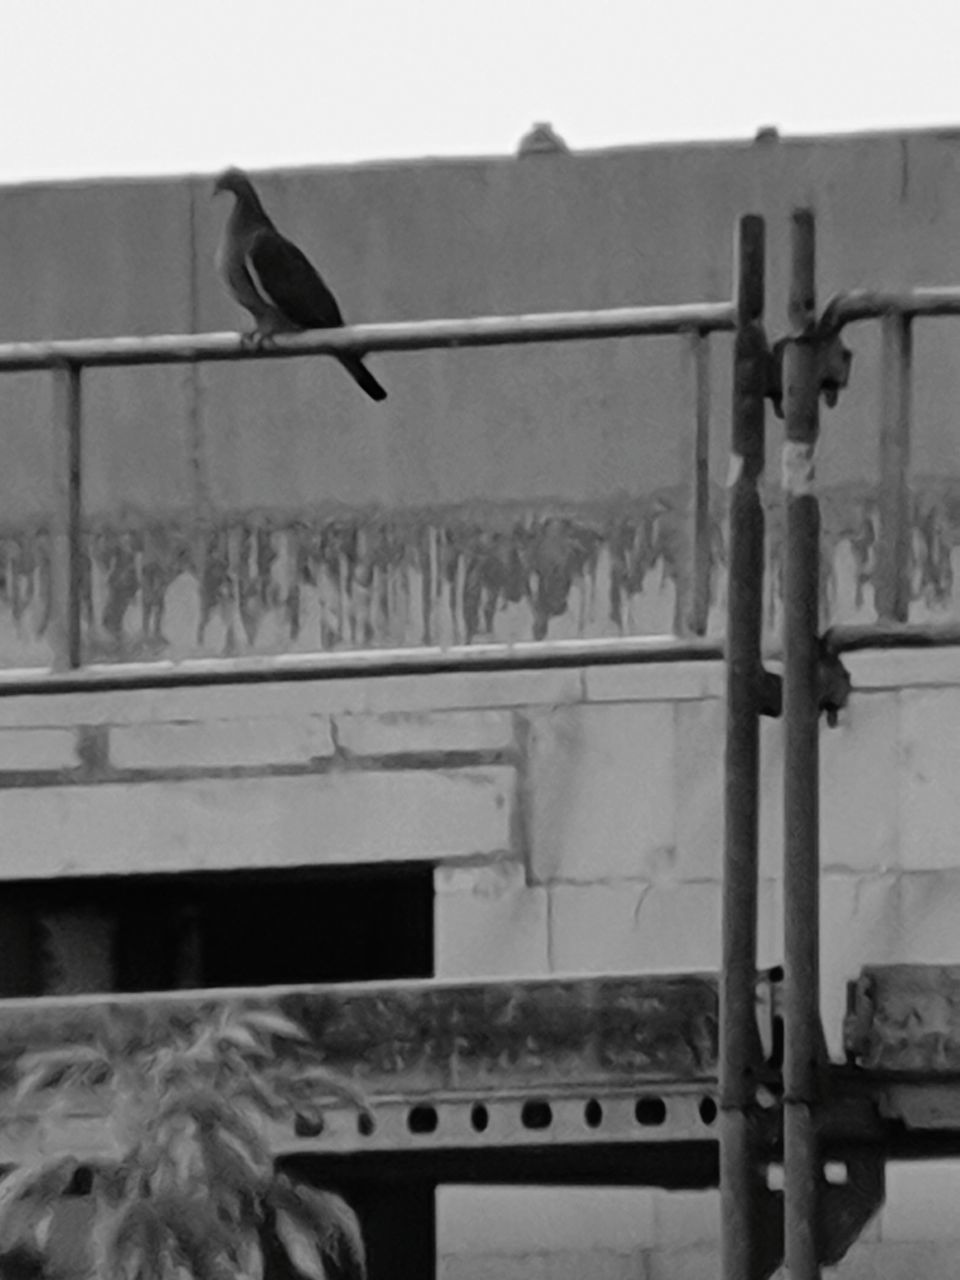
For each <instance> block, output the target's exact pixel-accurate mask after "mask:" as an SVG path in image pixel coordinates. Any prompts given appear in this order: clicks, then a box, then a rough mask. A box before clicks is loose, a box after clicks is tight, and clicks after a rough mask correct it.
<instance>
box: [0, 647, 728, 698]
mask: <svg viewBox="0 0 960 1280" xmlns="http://www.w3.org/2000/svg"><path fill="white" fill-rule="evenodd" d="M722 656H723V646H722V644H721V643H720V641H719V640H711V639H702V638H699V637H690V638H689V639H678V638H676V637H673V636H631V637H614V638H611V639H606V640H604V639H597V640H538V641H526V642H522V643H520V644H509V645H508V644H476V645H455V646H451V647H450V648H446V649H441V648H417V649H413V648H411V649H367V650H353V651H351V652H344V653H309V654H277V655H272V656H264V657H249V658H194V659H188V660H185V661H183V662H162V661H161V662H141V663H123V664H119V663H118V664H107V663H103V664H95V665H89V666H85V667H82V668H80V669H79V670H76V671H45V670H41V669H38V668H28V669H24V668H10V669H9V670H6V671H3V670H0V697H5V698H11V697H17V696H18V695H20V694H27V693H74V692H77V693H82V692H85V691H89V692H98V693H104V692H111V691H115V690H123V689H154V688H182V687H185V686H197V685H201V686H202V685H219V684H258V683H262V682H265V681H268V680H270V681H293V680H343V679H349V678H351V677H359V678H362V679H365V680H366V679H372V678H377V677H387V676H402V675H437V674H445V673H446V674H453V673H457V672H471V671H476V672H482V671H493V672H496V671H537V670H548V669H551V668H558V667H584V666H612V665H616V664H631V663H654V662H717V661H719V660H720V659H721V658H722Z"/></svg>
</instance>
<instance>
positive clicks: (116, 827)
mask: <svg viewBox="0 0 960 1280" xmlns="http://www.w3.org/2000/svg"><path fill="white" fill-rule="evenodd" d="M514 786H515V774H514V770H512V769H509V768H506V767H496V768H487V769H452V770H448V771H439V770H395V771H389V772H382V773H381V772H375V771H363V772H357V773H337V772H335V773H328V774H325V775H307V776H302V777H273V778H271V777H263V778H244V779H230V778H208V779H186V780H180V781H170V782H143V783H126V784H124V783H102V784H100V785H98V786H91V787H79V786H71V787H43V788H14V789H10V790H6V791H3V792H0V826H2V829H3V831H4V842H3V850H2V853H0V876H2V877H4V878H7V879H33V878H38V877H39V878H45V877H50V876H67V875H78V876H84V875H109V874H114V873H117V874H123V873H131V872H140V873H144V872H166V871H190V870H197V871H199V870H227V869H231V868H242V867H250V868H254V867H255V868H271V867H284V866H311V865H316V864H326V863H330V864H332V863H364V862H417V861H420V862H423V861H444V860H448V859H457V858H474V857H485V856H490V855H497V854H501V853H502V852H503V851H504V850H507V849H509V848H510V843H511V825H512V824H511V818H512V809H513V795H514Z"/></svg>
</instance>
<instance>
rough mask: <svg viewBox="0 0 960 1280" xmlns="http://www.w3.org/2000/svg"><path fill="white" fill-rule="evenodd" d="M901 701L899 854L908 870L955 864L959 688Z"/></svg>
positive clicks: (959, 837) (906, 695) (959, 804)
mask: <svg viewBox="0 0 960 1280" xmlns="http://www.w3.org/2000/svg"><path fill="white" fill-rule="evenodd" d="M900 700H901V737H900V770H899V780H900V805H901V812H902V832H901V858H902V860H903V865H904V866H905V867H909V868H911V869H914V870H922V869H926V868H934V867H956V866H957V865H960V787H958V786H957V768H958V762H960V688H952V689H924V690H920V689H905V690H903V692H902V693H901V695H900Z"/></svg>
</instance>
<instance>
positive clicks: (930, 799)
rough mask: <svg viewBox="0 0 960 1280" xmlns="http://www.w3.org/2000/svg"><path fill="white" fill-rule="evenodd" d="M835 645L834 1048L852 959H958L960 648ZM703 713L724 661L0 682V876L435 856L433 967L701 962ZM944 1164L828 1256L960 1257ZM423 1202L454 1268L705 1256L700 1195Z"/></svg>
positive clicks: (773, 922)
mask: <svg viewBox="0 0 960 1280" xmlns="http://www.w3.org/2000/svg"><path fill="white" fill-rule="evenodd" d="M850 665H851V669H852V674H853V677H854V682H855V686H856V692H855V694H854V697H853V701H852V703H851V706H850V707H849V709H848V710H847V711H845V712H844V713H843V715H842V718H841V723H840V725H839V727H838V728H836V729H834V730H830V729H827V728H824V729H823V731H822V748H823V771H822V772H823V861H824V882H823V897H822V903H823V905H822V921H821V928H822V940H823V991H824V998H823V1016H824V1022H825V1028H826V1032H827V1038H828V1041H829V1044H830V1047H831V1050H832V1051H833V1053H835V1054H836V1053H838V1052H839V1049H840V1043H841V1020H842V1015H843V1006H844V990H845V984H846V982H847V980H848V979H850V978H853V977H855V976H856V975H857V973H858V972H859V970H860V968H861V966H862V965H864V964H867V963H883V962H899V961H910V960H913V961H929V962H949V961H953V962H955V961H956V960H957V959H958V942H957V928H956V921H957V919H958V918H960V870H958V856H957V836H956V832H957V830H958V828H960V813H958V811H957V806H958V800H957V787H956V783H955V776H956V767H957V764H956V762H957V760H958V759H960V728H958V726H960V654H957V653H955V652H951V651H942V652H939V653H931V654H923V653H917V652H915V651H914V652H906V651H904V652H900V653H888V654H882V655H880V654H874V655H862V656H859V657H856V658H852V659H851V660H850ZM722 733H723V701H722V671H721V669H720V668H719V666H718V665H716V664H686V665H676V666H674V665H669V666H646V667H639V666H638V667H621V668H610V667H605V668H590V667H587V668H583V669H573V670H566V671H551V672H541V673H536V674H532V675H531V674H523V673H508V674H497V675H491V674H479V673H475V674H461V675H444V676H434V677H397V678H393V679H379V680H372V681H366V682H361V681H346V680H344V681H326V682H308V683H297V684H288V685H257V686H247V687H221V688H209V689H206V690H197V689H193V690H187V691H183V690H181V691H174V690H168V691H166V692H142V691H141V692H133V691H131V692H126V693H111V694H102V695H98V694H86V693H78V694H71V695H58V696H24V697H15V698H4V699H2V700H0V830H3V832H4V840H3V843H2V846H0V877H2V878H3V879H17V878H36V877H45V876H46V877H55V876H63V875H71V876H77V875H79V876H83V875H99V874H103V873H110V872H121V873H122V872H126V873H130V874H136V873H144V872H148V871H186V870H195V869H206V870H210V869H217V868H220V869H228V868H239V867H254V866H270V867H275V866H280V865H308V864H314V863H318V862H320V863H338V864H348V863H351V862H365V863H369V862H383V861H392V862H403V861H410V860H418V861H419V860H424V859H426V860H429V861H431V862H433V863H434V864H435V867H436V870H435V886H436V914H435V919H436V938H435V944H436V965H437V972H438V974H440V975H443V976H476V975H536V974H546V973H564V972H579V973H588V972H602V971H622V972H651V971H673V970H684V969H714V968H716V967H717V966H718V964H719V954H720V936H719V924H720V915H719V903H720V870H721V867H720V860H721V838H722V808H721V770H722V753H723V738H722ZM763 752H764V771H763V789H762V839H763V850H762V858H761V892H760V911H761V920H760V961H761V963H762V964H771V963H775V962H778V961H779V960H781V959H782V944H781V937H782V927H781V916H782V893H781V889H782V874H781V861H782V859H781V848H782V839H781V833H780V821H779V797H780V787H781V783H782V726H781V725H780V724H779V723H777V722H767V723H766V724H765V725H764V729H763ZM958 1177H960V1174H958V1172H957V1169H956V1168H955V1167H953V1166H937V1167H935V1168H934V1170H933V1171H931V1169H930V1168H919V1169H917V1168H905V1169H903V1170H902V1171H899V1172H897V1173H896V1175H895V1176H894V1177H893V1178H892V1181H891V1195H890V1202H889V1205H888V1207H887V1208H885V1209H884V1211H883V1214H882V1215H881V1218H880V1220H879V1222H878V1223H876V1224H874V1225H873V1226H872V1227H871V1228H870V1233H868V1236H867V1238H866V1240H865V1241H864V1242H863V1243H861V1245H859V1246H858V1249H857V1251H856V1253H855V1255H851V1258H850V1260H849V1261H848V1262H847V1263H845V1267H847V1268H848V1270H847V1271H845V1272H843V1273H842V1274H849V1275H861V1274H868V1273H870V1268H871V1267H876V1266H881V1264H882V1269H881V1272H880V1273H881V1274H884V1275H890V1276H904V1277H906V1276H907V1275H908V1273H909V1270H910V1268H913V1269H914V1270H916V1268H917V1266H918V1259H920V1260H922V1264H923V1267H924V1274H925V1275H929V1276H941V1275H942V1276H944V1277H947V1276H948V1275H949V1276H952V1275H953V1274H954V1268H953V1263H952V1261H950V1263H949V1265H947V1262H945V1261H944V1262H943V1265H942V1266H941V1263H940V1262H939V1261H937V1259H938V1258H940V1257H941V1254H942V1255H943V1258H947V1257H949V1258H951V1259H952V1256H953V1254H954V1253H955V1250H956V1247H957V1242H956V1238H955V1236H954V1234H953V1227H952V1225H951V1224H952V1219H951V1218H950V1217H948V1215H947V1211H946V1206H947V1205H948V1203H951V1202H952V1201H951V1199H950V1198H951V1197H952V1196H953V1194H954V1189H955V1186H956V1183H957V1178H958ZM934 1201H935V1203H936V1204H938V1205H940V1206H941V1209H942V1216H941V1217H940V1218H937V1217H936V1215H935V1214H934V1212H933V1210H932V1209H931V1208H929V1205H930V1204H931V1203H933V1202H934ZM911 1206H913V1208H911ZM439 1207H440V1214H439V1220H440V1233H441V1234H440V1242H441V1249H442V1251H443V1254H444V1268H445V1269H444V1274H445V1275H446V1276H449V1277H456V1278H457V1280H475V1278H480V1277H485V1276H488V1275H494V1274H495V1275H498V1276H503V1275H505V1276H511V1275H514V1274H516V1275H517V1276H520V1275H524V1276H526V1275H528V1274H533V1275H535V1276H546V1277H555V1276H556V1277H559V1276H568V1275H573V1274H575V1273H576V1271H577V1268H578V1267H580V1266H581V1265H584V1264H585V1258H584V1254H585V1252H589V1254H590V1257H591V1259H594V1261H595V1267H594V1266H593V1264H591V1274H593V1273H596V1268H599V1272H598V1273H599V1274H600V1275H602V1276H608V1275H609V1276H610V1277H617V1278H619V1277H621V1276H622V1277H626V1276H636V1275H641V1276H644V1277H645V1278H649V1280H655V1278H656V1277H659V1276H661V1275H663V1276H666V1275H669V1276H671V1277H674V1276H677V1275H681V1276H691V1277H694V1276H700V1275H704V1276H706V1275H707V1274H713V1273H714V1272H715V1267H716V1247H717V1199H716V1194H715V1193H703V1194H698V1195H696V1196H677V1195H673V1194H667V1193H665V1192H657V1191H643V1190H636V1191H630V1192H625V1191H622V1192H613V1193H609V1194H608V1193H602V1194H600V1193H596V1192H590V1193H586V1192H582V1193H581V1192H576V1191H570V1192H560V1191H552V1192H550V1193H549V1195H546V1194H544V1193H540V1192H529V1193H527V1192H524V1193H522V1194H521V1193H519V1192H515V1191H510V1192H507V1191H504V1190H488V1191H480V1190H477V1189H476V1188H474V1189H471V1190H466V1189H455V1188H454V1189H448V1190H445V1191H444V1192H442V1193H441V1197H440V1206H439ZM932 1221H937V1222H939V1223H941V1224H942V1225H938V1226H937V1227H936V1228H935V1229H934V1228H933V1227H931V1226H930V1223H931V1222H932ZM938 1250H940V1253H938V1252H937V1251H938ZM857 1259H859V1261H857ZM858 1267H859V1268H860V1270H857V1268H858ZM938 1268H939V1269H938Z"/></svg>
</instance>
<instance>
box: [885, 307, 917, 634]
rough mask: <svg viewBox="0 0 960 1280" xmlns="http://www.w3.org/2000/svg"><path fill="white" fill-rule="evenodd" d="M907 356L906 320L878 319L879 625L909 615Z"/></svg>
mask: <svg viewBox="0 0 960 1280" xmlns="http://www.w3.org/2000/svg"><path fill="white" fill-rule="evenodd" d="M912 355H913V341H912V329H911V321H910V318H909V317H908V316H905V315H902V314H899V315H898V314H892V315H887V316H884V318H883V390H882V400H881V403H882V414H883V417H882V421H881V426H880V532H879V536H878V539H877V589H876V607H877V614H878V616H879V617H880V619H881V620H882V621H885V622H886V621H889V622H906V621H907V618H908V616H909V613H910V545H911V537H912V530H911V527H910V488H909V483H908V480H909V473H910V394H911V385H912Z"/></svg>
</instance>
